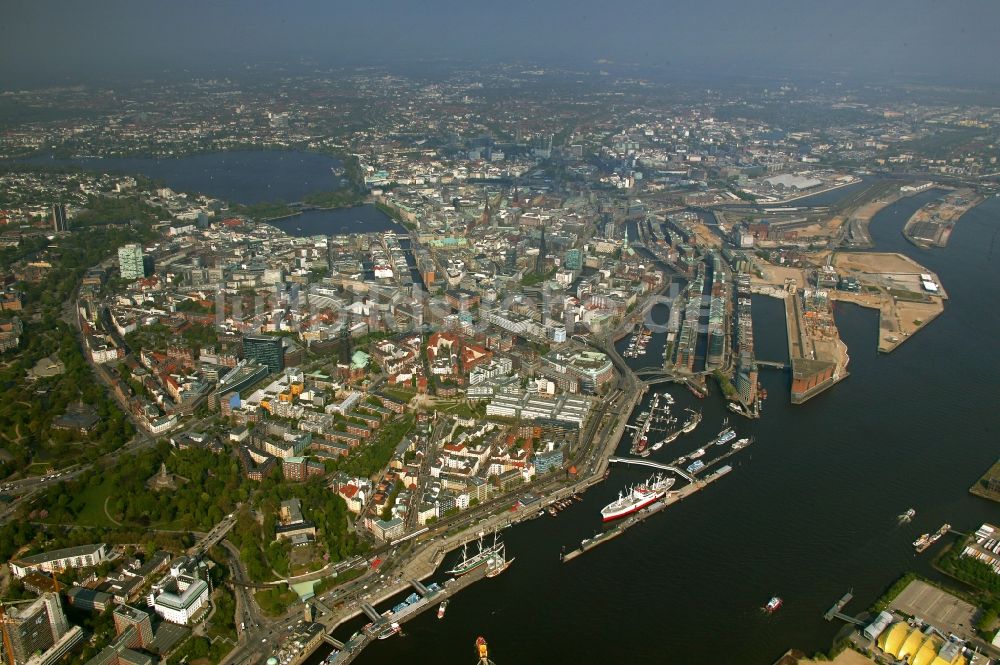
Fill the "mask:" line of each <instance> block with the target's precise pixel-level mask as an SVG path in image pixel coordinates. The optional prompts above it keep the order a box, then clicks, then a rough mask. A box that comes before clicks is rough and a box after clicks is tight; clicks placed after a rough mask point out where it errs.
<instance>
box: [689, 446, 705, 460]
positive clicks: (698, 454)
mask: <svg viewBox="0 0 1000 665" xmlns="http://www.w3.org/2000/svg"><path fill="white" fill-rule="evenodd" d="M704 455H705V449H704V448H699V449H698V450H696V451H694V452H693V453H691V454H690V455H689V456H688V457H690V458H691V459H698V458H699V457H703V456H704Z"/></svg>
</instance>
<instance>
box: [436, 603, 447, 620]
mask: <svg viewBox="0 0 1000 665" xmlns="http://www.w3.org/2000/svg"><path fill="white" fill-rule="evenodd" d="M446 609H448V601H447V600H442V601H441V604H440V605H438V619H443V618H444V611H445V610H446Z"/></svg>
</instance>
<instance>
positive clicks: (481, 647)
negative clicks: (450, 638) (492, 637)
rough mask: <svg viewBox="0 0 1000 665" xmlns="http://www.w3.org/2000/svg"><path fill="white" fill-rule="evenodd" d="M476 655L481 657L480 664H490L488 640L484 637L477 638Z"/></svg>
mask: <svg viewBox="0 0 1000 665" xmlns="http://www.w3.org/2000/svg"><path fill="white" fill-rule="evenodd" d="M476 655H477V656H479V662H480V663H489V662H490V652H489V649H487V648H486V638H485V637H483V636H482V635H480V636H479V637H477V638H476Z"/></svg>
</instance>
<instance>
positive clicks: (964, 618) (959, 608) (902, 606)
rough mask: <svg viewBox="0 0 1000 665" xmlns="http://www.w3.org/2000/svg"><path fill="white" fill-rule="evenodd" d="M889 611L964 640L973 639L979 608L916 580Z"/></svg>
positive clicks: (904, 590) (893, 602)
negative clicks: (912, 618)
mask: <svg viewBox="0 0 1000 665" xmlns="http://www.w3.org/2000/svg"><path fill="white" fill-rule="evenodd" d="M890 608H891V609H893V610H898V611H899V612H902V613H903V614H908V615H910V616H915V617H920V618H921V619H923V620H924V621H926V622H927V623H929V624H931V625H933V626H935V627H937V628H939V629H941V630H943V631H945V632H952V633H955V634H956V635H958V636H959V637H961V638H962V639H966V640H967V639H970V638H972V637H973V635H974V631H973V629H972V625H973V623H974V621H973V617H974V616H975V614H976V608H975V607H973V606H972V605H970V604H969V603H967V602H965V601H964V600H959V599H958V598H956V597H955V596H952V595H951V594H949V593H946V592H944V591H941V590H940V589H938V588H936V587H933V586H931V585H930V584H927V583H926V582H921V581H920V580H914V581H913V582H910V584H909V585H907V587H906V588H905V589H903V592H902V593H901V594H899V595H898V596H896V599H895V600H894V601H892V604H891V605H890Z"/></svg>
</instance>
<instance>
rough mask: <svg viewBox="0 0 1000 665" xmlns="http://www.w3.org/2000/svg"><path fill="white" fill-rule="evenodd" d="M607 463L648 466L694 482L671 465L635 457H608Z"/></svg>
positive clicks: (686, 474) (689, 475)
mask: <svg viewBox="0 0 1000 665" xmlns="http://www.w3.org/2000/svg"><path fill="white" fill-rule="evenodd" d="M608 462H612V463H617V464H633V465H635V466H648V467H650V468H652V469H662V470H664V471H670V472H671V473H676V474H677V475H678V476H680V477H681V478H683V479H684V480H686V481H688V482H689V483H693V482H694V481H695V478H694V476H692V475H691V474H689V473H688V472H687V471H684V470H683V469H680V468H678V467H676V466H673V465H672V464H663V463H662V462H654V461H652V460H648V459H640V458H636V457H609V458H608Z"/></svg>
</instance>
